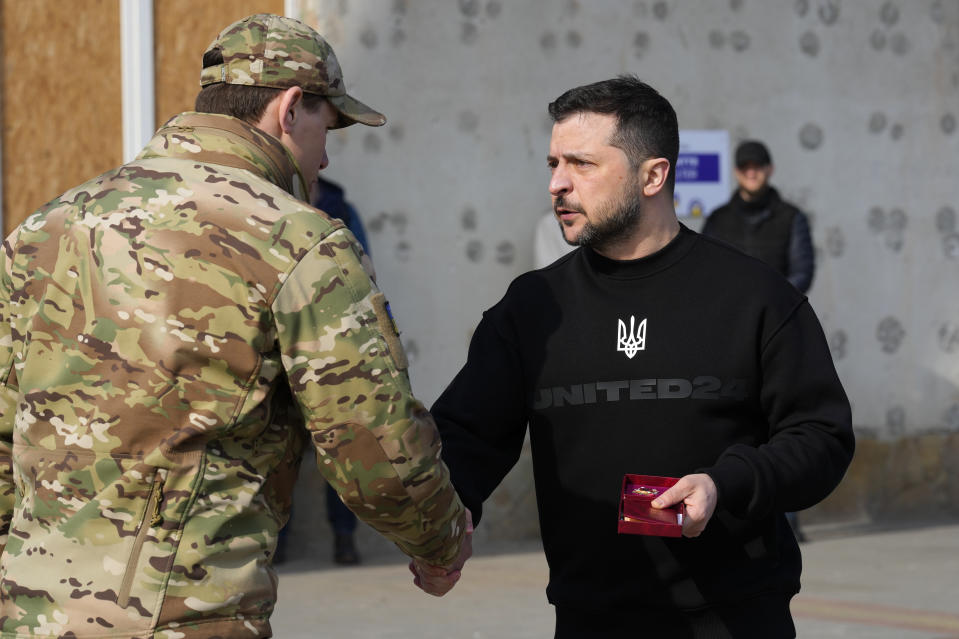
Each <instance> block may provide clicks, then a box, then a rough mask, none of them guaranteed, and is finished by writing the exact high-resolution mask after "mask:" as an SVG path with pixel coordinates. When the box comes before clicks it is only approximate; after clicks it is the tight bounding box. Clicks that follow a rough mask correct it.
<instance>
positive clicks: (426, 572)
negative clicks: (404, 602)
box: [410, 508, 473, 597]
mask: <svg viewBox="0 0 959 639" xmlns="http://www.w3.org/2000/svg"><path fill="white" fill-rule="evenodd" d="M472 555H473V515H472V513H470V511H469V509H468V508H467V509H466V533H465V534H464V535H463V543H462V545H461V546H460V552H459V554H458V555H457V556H456V559H455V560H454V561H453V563H452V564H451V565H449V566H432V565H430V564H428V563H426V562H424V561H422V560H420V559H413V561H411V562H410V572H412V573H413V583H414V584H415V585H416V586H417V587H418V588H419V589H420V590H422V591H423V592H425V593H428V594H431V595H433V596H436V597H442V596H443V595H445V594H446V593H448V592H449V591H450V590H452V589H453V586H455V585H456V582H457V581H459V579H460V576H461V574H462V570H463V566H464V565H465V564H466V560H467V559H469V558H470V557H471V556H472Z"/></svg>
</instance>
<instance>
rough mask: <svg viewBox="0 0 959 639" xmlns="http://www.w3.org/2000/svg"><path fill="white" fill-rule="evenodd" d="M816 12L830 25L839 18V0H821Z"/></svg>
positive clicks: (824, 22)
mask: <svg viewBox="0 0 959 639" xmlns="http://www.w3.org/2000/svg"><path fill="white" fill-rule="evenodd" d="M816 14H817V15H818V16H819V20H820V21H822V23H823V24H825V25H827V26H829V25H833V24H836V21H837V20H839V0H820V2H819V6H818V7H817V9H816Z"/></svg>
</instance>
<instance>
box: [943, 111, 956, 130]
mask: <svg viewBox="0 0 959 639" xmlns="http://www.w3.org/2000/svg"><path fill="white" fill-rule="evenodd" d="M939 128H940V129H942V132H943V133H945V134H946V135H949V134H951V133H952V132H953V131H955V130H956V116H954V115H953V114H951V113H947V114H945V115H944V116H942V118H940V119H939Z"/></svg>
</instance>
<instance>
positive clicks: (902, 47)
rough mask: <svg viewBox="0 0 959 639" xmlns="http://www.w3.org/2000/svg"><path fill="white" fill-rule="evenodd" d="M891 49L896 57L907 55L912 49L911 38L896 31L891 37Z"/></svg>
mask: <svg viewBox="0 0 959 639" xmlns="http://www.w3.org/2000/svg"><path fill="white" fill-rule="evenodd" d="M889 48H890V49H892V52H893V53H895V54H896V55H906V54H907V53H909V49H910V48H911V45H910V43H909V38H908V37H907V36H906V34H905V33H903V32H902V31H896V32H895V33H893V34H892V35H891V36H889Z"/></svg>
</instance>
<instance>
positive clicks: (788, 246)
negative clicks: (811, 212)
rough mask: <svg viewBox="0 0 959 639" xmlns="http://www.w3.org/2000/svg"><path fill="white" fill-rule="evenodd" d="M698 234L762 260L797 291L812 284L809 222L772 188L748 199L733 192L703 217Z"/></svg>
mask: <svg viewBox="0 0 959 639" xmlns="http://www.w3.org/2000/svg"><path fill="white" fill-rule="evenodd" d="M702 233H703V235H709V236H711V237H715V238H717V239H720V240H722V241H724V242H726V243H727V244H731V245H733V246H734V247H736V248H738V249H739V250H740V251H742V252H744V253H746V254H747V255H751V256H753V257H755V258H758V259H760V260H762V261H764V262H766V263H767V264H769V265H770V266H772V267H773V268H775V269H776V270H777V271H779V272H780V273H782V274H783V276H785V277H786V279H788V280H789V282H790V283H791V284H792V285H793V286H795V287H796V288H797V289H799V292H801V293H805V292H806V291H808V290H809V287H810V286H812V279H813V274H814V272H815V266H816V263H815V254H814V252H813V247H812V238H811V236H810V232H809V221H808V219H807V218H806V215H805V214H804V213H803V212H802V211H800V210H799V209H797V208H796V207H795V206H793V205H792V204H790V203H788V202H786V201H785V200H783V199H782V198H781V197H780V196H779V192H778V191H777V190H776V189H774V188H772V187H769V188H768V189H767V190H766V193H765V194H764V195H763V196H762V197H761V198H759V199H758V200H753V201H749V202H747V201H745V200H744V199H743V198H742V197H741V196H740V195H739V191H736V192H735V193H733V196H732V198H730V200H729V202H727V203H726V204H724V205H723V206H721V207H720V208H718V209H716V210H715V211H713V213H712V214H711V215H710V216H709V217H708V218H707V219H706V224H705V225H704V226H703V229H702Z"/></svg>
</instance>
